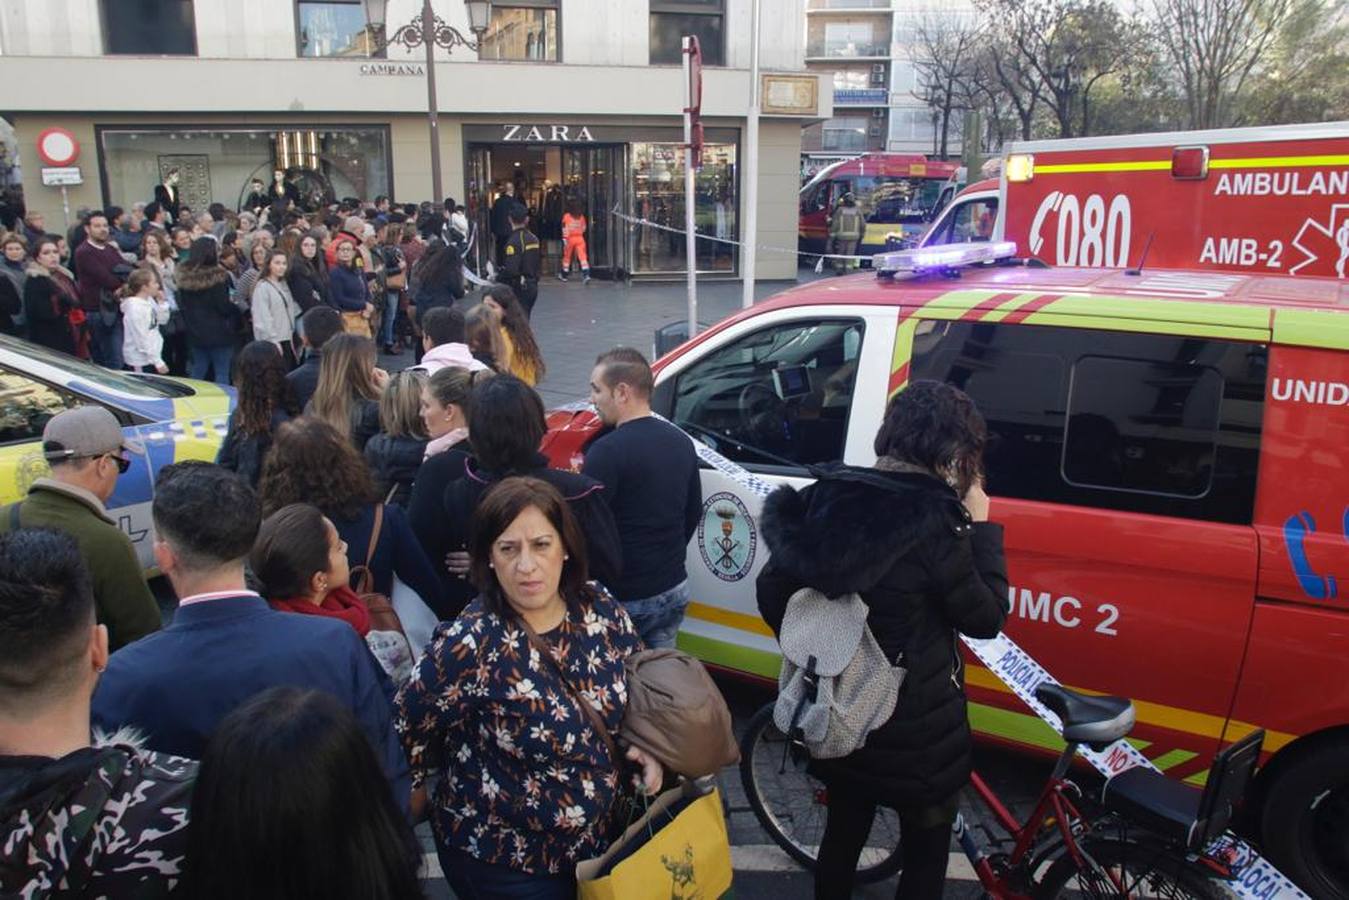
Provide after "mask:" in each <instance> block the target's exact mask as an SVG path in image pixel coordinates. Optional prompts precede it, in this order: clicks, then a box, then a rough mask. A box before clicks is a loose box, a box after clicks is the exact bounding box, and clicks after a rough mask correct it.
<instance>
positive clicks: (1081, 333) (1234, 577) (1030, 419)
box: [894, 290, 1269, 779]
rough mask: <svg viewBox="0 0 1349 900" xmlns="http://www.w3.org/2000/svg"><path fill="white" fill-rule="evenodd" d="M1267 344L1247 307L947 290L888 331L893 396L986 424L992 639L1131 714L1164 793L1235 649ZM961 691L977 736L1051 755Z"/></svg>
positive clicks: (1197, 769) (1197, 750)
mask: <svg viewBox="0 0 1349 900" xmlns="http://www.w3.org/2000/svg"><path fill="white" fill-rule="evenodd" d="M1268 336H1269V330H1268V315H1267V312H1266V311H1265V310H1262V309H1258V308H1250V309H1247V308H1243V307H1237V306H1227V307H1219V306H1216V305H1213V306H1209V305H1203V306H1200V305H1193V306H1192V305H1190V304H1187V303H1181V302H1166V301H1159V300H1155V299H1148V298H1142V297H1126V296H1120V297H1116V298H1106V297H1100V296H1074V295H1071V294H1070V295H1062V294H1047V293H1043V292H1040V291H1027V292H1025V293H1020V294H1010V293H1009V294H997V293H996V292H994V291H989V290H959V291H953V292H951V293H950V294H948V295H946V296H945V297H943V298H941V299H940V300H938V301H936V302H933V303H929V304H927V305H926V306H924V307H923V309H922V310H920V311H919V312H918V313H917V314H916V315H915V316H914V317H912V318H909V319H906V320H904V321H902V322H901V323H900V325H899V334H898V337H897V342H896V347H895V354H894V361H895V381H896V382H897V383H896V384H895V387H896V388H900V389H902V387H903V385H904V384H906V383H907V381H908V379H910V378H913V379H936V380H942V381H945V382H948V383H950V384H953V385H955V386H956V387H959V388H961V389H962V390H964V391H965V392H967V393H968V394H969V395H970V396H971V397H972V398H973V400H974V401H975V403H976V404H977V405H978V407H979V409H980V411H981V412H982V413H983V415H984V417H985V419H986V421H987V423H988V431H989V443H988V449H987V452H986V456H985V463H986V468H987V490H988V493H989V494H990V496H991V497H992V498H993V505H992V511H991V516H990V518H991V520H992V521H995V522H998V523H1001V524H1002V525H1003V526H1004V528H1005V544H1006V552H1007V565H1008V574H1009V577H1010V583H1011V589H1010V591H1009V595H1008V602H1009V606H1010V609H1011V615H1010V617H1009V619H1008V624H1007V631H1008V633H1009V634H1010V635H1011V637H1012V638H1014V639H1015V640H1016V641H1018V642H1019V643H1020V644H1021V645H1022V646H1024V647H1025V648H1026V649H1027V651H1029V652H1030V653H1031V655H1032V656H1034V657H1035V658H1036V659H1037V660H1038V661H1039V662H1040V663H1041V664H1042V665H1044V666H1045V667H1046V668H1047V669H1048V670H1049V671H1050V672H1052V673H1054V675H1055V676H1056V677H1057V678H1059V679H1060V680H1062V681H1063V682H1064V683H1065V684H1068V685H1070V686H1074V687H1078V688H1083V689H1087V690H1091V691H1101V692H1106V693H1111V694H1117V695H1120V696H1126V697H1131V698H1133V699H1134V700H1135V702H1136V705H1137V708H1138V721H1139V725H1138V727H1137V729H1136V730H1135V732H1134V738H1135V739H1136V743H1137V744H1138V746H1140V748H1141V749H1143V751H1144V753H1146V755H1147V756H1148V757H1149V758H1151V759H1153V761H1154V762H1156V763H1157V765H1158V766H1159V767H1160V768H1162V769H1164V770H1166V771H1168V772H1169V773H1171V774H1174V775H1176V776H1178V777H1180V778H1183V779H1184V778H1201V777H1202V773H1203V772H1205V771H1206V769H1207V765H1208V760H1209V759H1210V758H1211V756H1212V754H1213V753H1214V752H1215V751H1216V750H1217V748H1218V742H1219V740H1220V738H1221V735H1222V732H1223V727H1224V724H1225V721H1226V718H1227V714H1228V711H1229V709H1230V708H1231V703H1232V700H1233V695H1234V692H1235V689H1236V684H1237V679H1238V673H1239V671H1240V666H1241V661H1242V654H1243V651H1244V649H1245V646H1246V638H1247V630H1248V626H1249V623H1250V619H1251V610H1252V603H1253V598H1254V590H1255V583H1256V572H1257V557H1258V554H1257V543H1256V535H1255V531H1254V529H1253V528H1252V508H1253V505H1254V500H1255V490H1256V469H1257V464H1258V459H1259V440H1260V433H1261V410H1262V401H1263V396H1264V377H1265V368H1264V359H1265V358H1266V354H1267V342H1268V339H1269V337H1268ZM972 662H973V661H972V660H971V663H972ZM966 682H967V686H968V688H969V693H970V717H971V722H972V724H973V726H974V728H975V729H976V730H977V731H979V732H981V733H983V734H985V735H988V736H993V737H996V738H1000V739H1002V740H1006V741H1011V742H1015V743H1017V744H1021V745H1024V746H1029V747H1035V748H1041V749H1045V750H1056V749H1057V748H1060V747H1061V746H1062V744H1061V743H1060V742H1059V741H1058V739H1057V738H1056V737H1055V736H1054V735H1053V734H1052V732H1050V731H1049V729H1048V728H1047V727H1046V726H1045V725H1044V724H1043V723H1042V722H1041V721H1040V720H1039V719H1037V718H1036V717H1035V716H1034V715H1033V714H1031V713H1030V712H1029V711H1028V710H1026V709H1025V708H1024V706H1022V704H1021V703H1020V702H1019V701H1018V700H1017V699H1016V697H1015V696H1014V695H1012V694H1011V693H1010V691H1009V690H1008V688H1007V687H1006V686H1005V685H1004V683H1003V681H1002V680H1001V679H1000V678H999V677H998V676H997V675H995V674H994V673H992V672H990V671H989V670H987V669H984V668H981V667H979V666H977V665H974V664H971V665H970V666H969V668H968V670H967V675H966Z"/></svg>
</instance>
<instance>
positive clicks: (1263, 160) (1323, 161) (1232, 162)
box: [1208, 153, 1349, 169]
mask: <svg viewBox="0 0 1349 900" xmlns="http://www.w3.org/2000/svg"><path fill="white" fill-rule="evenodd" d="M1305 166H1349V154H1347V153H1332V154H1327V155H1324V156H1252V157H1248V158H1247V159H1212V160H1209V164H1208V167H1209V168H1210V169H1285V168H1299V167H1305Z"/></svg>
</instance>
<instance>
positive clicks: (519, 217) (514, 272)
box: [497, 203, 543, 316]
mask: <svg viewBox="0 0 1349 900" xmlns="http://www.w3.org/2000/svg"><path fill="white" fill-rule="evenodd" d="M528 220H529V210H527V209H525V207H524V204H522V203H517V204H515V205H514V206H513V207H511V215H510V222H511V229H512V230H511V234H510V237H508V238H507V239H506V251H505V253H506V255H505V257H504V261H503V262H502V265H501V271H500V272H498V273H497V281H499V282H501V283H502V284H506V285H510V287H511V290H513V291H515V296H517V297H519V298H520V305H521V306H523V307H524V308H525V316H529V315H530V314H531V313H532V312H534V302H535V301H536V300H538V299H539V269H540V268H541V267H542V265H543V257H542V255H541V254H540V251H539V239H538V238H537V237H536V236H535V235H534V232H532V231H530V230H529V229H528V228H526V227H525V225H526V222H528Z"/></svg>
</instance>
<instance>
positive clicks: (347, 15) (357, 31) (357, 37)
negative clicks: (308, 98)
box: [295, 0, 385, 58]
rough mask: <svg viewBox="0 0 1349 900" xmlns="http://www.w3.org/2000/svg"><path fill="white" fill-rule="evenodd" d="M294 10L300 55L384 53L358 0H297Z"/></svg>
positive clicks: (353, 55) (361, 56)
mask: <svg viewBox="0 0 1349 900" xmlns="http://www.w3.org/2000/svg"><path fill="white" fill-rule="evenodd" d="M295 12H296V19H297V22H296V24H297V27H296V30H295V33H296V36H297V40H298V42H299V53H300V56H348V57H358V58H368V57H379V58H383V57H384V55H385V49H384V47H382V46H381V45H380V42H379V40H378V39H377V37H378V36H377V35H376V34H375V33H374V32H372V31H371V30H370V26H369V23H368V22H367V21H366V18H365V4H364V3H362V2H361V0H297V2H296V5H295Z"/></svg>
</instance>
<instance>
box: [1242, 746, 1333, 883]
mask: <svg viewBox="0 0 1349 900" xmlns="http://www.w3.org/2000/svg"><path fill="white" fill-rule="evenodd" d="M1264 798H1265V803H1264V808H1263V810H1262V811H1261V828H1260V831H1261V834H1262V835H1263V837H1264V850H1265V853H1266V855H1267V856H1268V857H1269V859H1270V861H1271V862H1273V863H1274V864H1275V865H1276V866H1278V868H1279V871H1281V872H1283V874H1285V875H1287V876H1288V877H1289V878H1291V879H1293V880H1294V881H1295V882H1297V884H1298V886H1299V887H1301V888H1302V889H1303V890H1304V891H1306V892H1307V893H1308V894H1310V895H1311V896H1313V897H1327V898H1329V897H1335V898H1349V740H1346V739H1344V738H1340V739H1339V740H1335V741H1331V742H1328V743H1325V744H1322V745H1321V746H1319V747H1314V748H1312V749H1311V750H1308V751H1307V752H1305V753H1302V754H1300V755H1299V756H1298V757H1297V758H1296V759H1295V760H1290V761H1289V764H1288V765H1287V766H1286V767H1285V768H1284V769H1283V770H1282V771H1280V772H1278V773H1277V774H1275V775H1274V778H1273V779H1272V780H1271V781H1270V782H1269V784H1267V785H1266V786H1265V789H1264Z"/></svg>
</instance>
